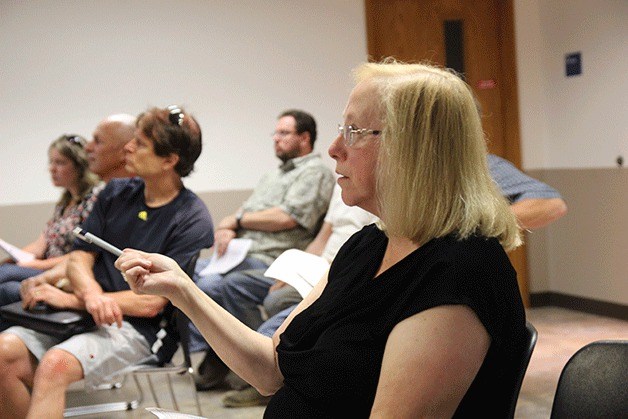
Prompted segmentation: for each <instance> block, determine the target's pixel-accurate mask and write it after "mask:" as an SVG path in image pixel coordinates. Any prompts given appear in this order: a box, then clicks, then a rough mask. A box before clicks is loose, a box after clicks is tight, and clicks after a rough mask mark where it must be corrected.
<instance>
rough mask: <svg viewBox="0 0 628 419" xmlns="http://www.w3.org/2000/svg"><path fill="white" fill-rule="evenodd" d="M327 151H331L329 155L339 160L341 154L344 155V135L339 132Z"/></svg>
mask: <svg viewBox="0 0 628 419" xmlns="http://www.w3.org/2000/svg"><path fill="white" fill-rule="evenodd" d="M327 152H328V153H329V157H331V158H332V159H334V160H338V159H339V158H340V157H341V156H344V154H345V146H344V139H343V138H342V135H340V134H338V136H337V137H336V139H335V140H334V141H332V143H331V145H330V146H329V150H328V151H327Z"/></svg>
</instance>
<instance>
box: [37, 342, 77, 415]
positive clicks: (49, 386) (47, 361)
mask: <svg viewBox="0 0 628 419" xmlns="http://www.w3.org/2000/svg"><path fill="white" fill-rule="evenodd" d="M81 378H83V367H82V366H81V364H80V362H79V361H78V359H76V358H75V357H74V355H72V354H70V353H69V352H66V351H64V350H62V349H51V350H49V351H48V352H46V354H45V355H44V357H43V358H42V359H41V362H40V363H39V367H38V368H37V371H36V372H35V379H34V382H33V395H32V399H31V407H30V409H29V410H28V415H27V418H44V417H45V418H61V417H63V410H64V409H65V392H66V390H67V388H68V386H69V385H70V384H71V383H73V382H75V381H79V380H80V379H81Z"/></svg>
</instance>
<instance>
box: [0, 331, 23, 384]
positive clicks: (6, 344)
mask: <svg viewBox="0 0 628 419" xmlns="http://www.w3.org/2000/svg"><path fill="white" fill-rule="evenodd" d="M29 361H30V360H29V352H28V349H26V345H24V342H22V340H21V339H20V338H18V337H17V336H15V335H12V334H8V333H0V377H1V378H6V377H9V376H11V375H15V374H16V373H17V372H18V371H22V370H23V367H27V363H28V362H29ZM21 364H23V365H21Z"/></svg>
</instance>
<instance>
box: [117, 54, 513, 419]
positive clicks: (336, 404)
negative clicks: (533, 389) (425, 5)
mask: <svg viewBox="0 0 628 419" xmlns="http://www.w3.org/2000/svg"><path fill="white" fill-rule="evenodd" d="M355 74H356V81H357V84H356V86H355V88H354V89H353V91H352V93H351V96H350V97H349V101H348V104H347V106H346V108H345V111H344V122H343V124H342V125H341V126H339V135H338V137H337V138H336V140H335V141H334V142H333V143H332V145H331V147H330V149H329V153H330V155H331V157H332V158H334V160H335V161H336V172H337V173H338V175H340V178H339V180H338V183H339V184H340V186H341V187H342V198H343V201H344V202H345V203H346V204H347V205H357V206H359V207H361V208H363V209H365V210H367V211H369V212H371V213H373V214H375V215H377V216H378V217H379V218H380V219H381V220H382V223H381V225H379V226H376V225H371V226H367V227H365V228H364V229H363V230H361V231H360V232H358V233H356V234H355V235H354V236H353V237H352V238H351V239H349V241H348V242H347V243H346V244H345V245H344V246H343V247H342V248H341V250H340V251H339V252H338V254H337V256H336V258H335V259H334V262H333V263H332V265H331V268H330V271H329V273H328V276H327V277H326V278H323V279H322V280H321V281H320V282H319V283H318V285H317V286H316V288H315V289H314V290H313V291H312V292H311V293H310V294H309V295H308V296H307V297H306V298H305V299H304V300H303V302H302V303H301V304H300V305H299V306H298V308H297V309H295V310H294V311H293V313H292V314H291V315H290V316H289V317H288V319H287V320H286V321H285V322H284V324H283V325H282V326H281V328H280V329H279V330H278V331H277V333H276V334H275V335H274V336H273V338H272V339H271V338H267V337H264V336H261V335H259V334H257V333H256V332H254V331H252V330H249V329H248V328H246V327H245V326H244V325H242V324H241V323H239V322H238V321H237V320H236V319H234V318H233V317H231V316H230V315H229V314H228V313H227V312H225V311H224V310H223V309H222V308H220V306H219V305H218V304H216V303H215V302H214V301H212V300H211V299H210V298H209V297H207V296H206V295H205V294H204V293H202V292H200V291H199V290H198V289H197V288H196V287H195V286H194V285H193V283H192V282H191V281H190V279H189V278H187V277H186V276H185V274H184V273H183V272H182V271H181V269H180V268H179V267H178V266H177V265H176V264H175V263H173V262H172V261H171V260H169V259H167V258H164V257H162V256H160V255H154V254H145V253H140V252H137V251H133V250H126V251H125V252H124V254H123V255H122V256H121V257H120V259H119V260H118V261H117V262H116V266H117V267H118V268H119V269H121V270H122V271H123V272H124V273H125V274H126V277H127V278H128V280H129V283H130V284H131V286H132V288H133V289H134V290H135V291H136V292H145V293H151V294H159V295H164V296H166V297H167V298H169V299H170V300H171V301H172V302H173V303H174V304H175V305H176V306H177V307H179V308H181V309H182V310H183V311H184V312H185V313H186V314H187V315H188V316H189V317H190V318H191V319H192V321H193V322H194V323H195V324H196V325H197V326H198V327H199V330H200V331H201V332H202V333H203V336H204V337H205V338H206V339H207V341H208V342H209V343H210V344H211V346H212V348H214V349H215V351H216V353H217V354H218V355H219V356H221V357H222V359H223V360H224V361H225V363H226V364H227V365H228V366H229V367H230V368H231V369H232V370H233V371H234V372H236V373H237V374H238V375H239V376H241V377H242V378H244V379H245V380H247V381H249V382H250V383H251V384H252V385H253V386H255V387H256V388H257V389H258V390H259V391H260V392H261V393H262V394H274V396H273V398H272V399H271V401H270V403H269V405H268V407H267V410H266V417H273V418H274V417H287V418H288V417H290V418H295V417H339V416H346V415H347V414H350V415H351V416H354V417H368V416H371V417H395V418H404V417H413V418H414V417H425V416H433V417H451V416H471V415H473V414H482V416H496V415H497V416H503V415H504V414H505V413H506V412H507V407H506V406H507V405H508V400H507V397H506V395H505V391H506V390H505V389H504V387H505V386H504V382H505V377H507V375H508V373H509V371H510V369H511V361H512V360H511V358H512V357H513V356H514V354H515V353H516V352H518V351H519V350H520V349H521V347H522V346H523V336H524V330H525V314H524V310H523V305H522V302H521V298H520V296H519V290H518V287H517V282H516V275H515V272H514V270H513V269H512V267H511V265H510V263H509V261H508V258H507V256H506V253H505V251H504V249H506V250H509V249H512V248H514V247H516V246H517V245H518V244H519V243H520V238H519V229H518V226H517V222H516V219H515V217H514V215H513V213H512V212H511V211H510V209H509V207H508V203H507V202H506V200H505V199H504V198H503V197H502V196H501V195H500V192H499V191H498V190H497V189H496V186H495V184H494V183H493V181H492V180H491V177H490V174H489V171H488V168H487V163H486V153H487V151H486V146H485V143H484V137H483V133H482V127H481V124H480V119H479V116H478V113H477V110H476V108H475V103H474V100H473V96H472V93H471V91H470V89H469V87H468V86H467V85H466V84H465V83H464V82H463V81H462V80H461V79H460V78H458V77H457V76H456V75H454V74H452V73H450V72H448V71H445V70H442V69H439V68H436V67H432V66H427V65H419V64H416V65H407V64H398V63H394V62H385V63H381V64H372V63H371V64H363V65H361V66H360V67H359V68H358V69H357V70H356V73H355Z"/></svg>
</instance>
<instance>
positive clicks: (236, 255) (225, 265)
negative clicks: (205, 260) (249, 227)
mask: <svg viewBox="0 0 628 419" xmlns="http://www.w3.org/2000/svg"><path fill="white" fill-rule="evenodd" d="M252 242H253V241H252V240H251V239H233V240H231V241H230V242H229V245H228V246H227V251H226V252H225V253H224V254H223V255H222V256H221V257H218V255H217V254H216V252H214V254H213V255H212V257H211V259H210V261H209V265H207V266H206V267H205V269H203V270H202V271H201V272H200V275H201V276H205V275H211V274H221V275H222V274H225V273H227V272H229V271H230V270H231V269H233V268H235V267H236V266H238V265H239V264H240V263H242V261H243V260H244V258H246V254H247V253H248V252H249V249H250V248H251V243H252Z"/></svg>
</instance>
